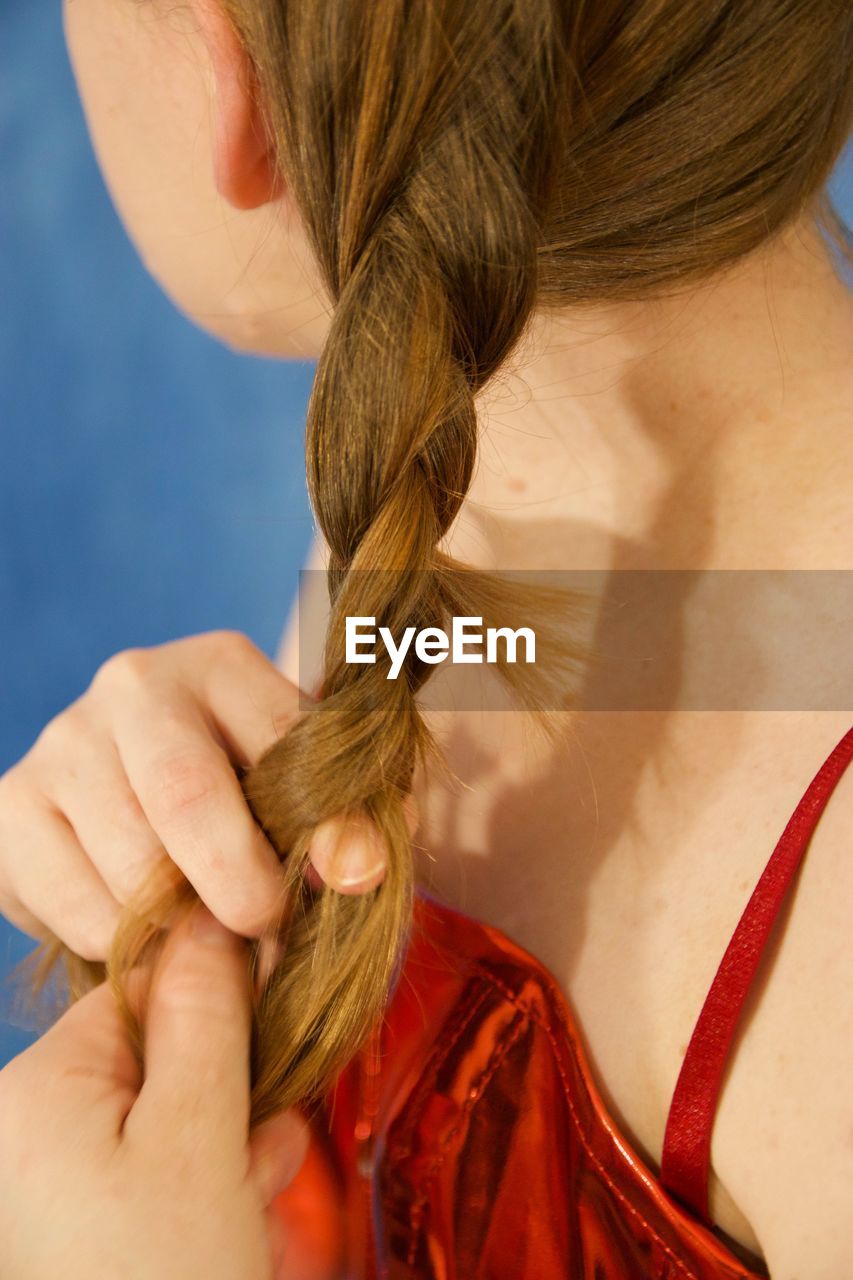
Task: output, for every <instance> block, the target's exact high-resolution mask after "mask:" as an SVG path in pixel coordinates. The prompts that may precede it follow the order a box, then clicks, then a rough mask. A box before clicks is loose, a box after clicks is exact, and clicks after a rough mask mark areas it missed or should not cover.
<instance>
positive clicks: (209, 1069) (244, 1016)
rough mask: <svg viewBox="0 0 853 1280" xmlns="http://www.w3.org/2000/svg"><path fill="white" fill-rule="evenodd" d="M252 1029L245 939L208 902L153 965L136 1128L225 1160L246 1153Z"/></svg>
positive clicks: (130, 1128)
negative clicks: (217, 916)
mask: <svg viewBox="0 0 853 1280" xmlns="http://www.w3.org/2000/svg"><path fill="white" fill-rule="evenodd" d="M250 1028H251V999H250V983H249V969H248V958H247V949H246V945H245V943H244V941H243V940H242V939H241V938H240V937H238V936H237V935H236V934H234V933H231V932H229V931H228V930H227V929H225V928H224V927H223V926H222V925H221V924H220V923H219V922H218V921H217V920H215V919H214V917H213V916H211V914H210V912H209V911H207V910H206V909H205V908H204V906H202V905H201V904H199V905H197V906H196V907H194V908H193V910H192V911H191V912H189V913H188V914H187V916H186V917H185V918H184V919H182V920H181V922H180V923H179V924H178V925H176V926H175V928H174V929H173V931H172V933H171V934H170V936H169V938H168V939H167V941H166V944H165V946H164V949H163V952H162V955H161V957H160V960H159V962H158V964H157V968H156V970H155V973H154V978H153V985H152V989H151V993H150V996H149V999H148V1009H147V1018H146V1023H145V1084H144V1085H143V1088H142V1092H141V1093H140V1096H139V1100H138V1101H137V1103H136V1105H135V1106H134V1108H133V1110H132V1112H131V1114H130V1116H129V1117H128V1121H127V1132H128V1134H129V1135H131V1134H133V1135H135V1136H137V1138H138V1140H142V1141H144V1140H145V1135H146V1133H147V1132H150V1133H151V1134H154V1135H168V1139H169V1141H170V1142H171V1143H173V1144H174V1145H176V1146H181V1147H184V1146H186V1145H188V1146H189V1147H190V1149H192V1150H193V1151H194V1152H196V1153H198V1152H199V1151H201V1152H203V1153H208V1154H209V1158H210V1159H212V1160H216V1161H227V1160H231V1159H234V1160H237V1159H241V1158H245V1150H246V1144H247V1141H248V1125H249V1098H250V1092H249V1089H250V1084H249V1065H250V1064H249V1050H250ZM196 1158H197V1157H196Z"/></svg>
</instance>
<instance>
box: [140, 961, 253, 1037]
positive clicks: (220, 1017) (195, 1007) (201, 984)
mask: <svg viewBox="0 0 853 1280" xmlns="http://www.w3.org/2000/svg"><path fill="white" fill-rule="evenodd" d="M156 998H157V1000H158V1001H159V1002H160V1003H161V1004H162V1005H163V1006H164V1007H165V1008H167V1009H170V1010H173V1011H174V1012H177V1013H191V1014H200V1015H201V1016H202V1017H204V1018H205V1020H207V1021H213V1022H215V1023H217V1024H221V1025H222V1026H224V1027H231V1028H233V1027H235V1023H236V1024H237V1025H239V1015H238V1003H237V1000H236V998H235V991H234V990H232V984H230V983H228V982H225V981H223V980H222V979H221V978H219V977H217V978H216V979H215V980H214V979H212V977H211V973H210V970H209V969H208V968H205V967H203V966H202V965H199V964H195V963H192V962H190V961H184V962H183V963H181V964H180V965H173V967H172V969H171V971H170V973H169V974H168V979H167V980H166V981H163V982H161V983H159V984H158V987H157V996H156Z"/></svg>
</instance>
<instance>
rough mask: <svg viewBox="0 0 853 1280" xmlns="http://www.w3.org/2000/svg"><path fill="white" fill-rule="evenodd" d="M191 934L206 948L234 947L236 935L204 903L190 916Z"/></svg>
mask: <svg viewBox="0 0 853 1280" xmlns="http://www.w3.org/2000/svg"><path fill="white" fill-rule="evenodd" d="M190 933H191V935H192V936H193V937H194V938H196V939H197V940H198V941H199V942H201V943H202V944H203V945H204V946H206V947H233V945H234V934H233V933H232V932H231V930H230V929H227V928H226V927H225V925H224V924H222V922H221V921H219V920H217V919H216V916H215V915H213V913H212V912H210V911H208V909H207V907H205V906H204V905H203V904H202V903H199V905H198V906H197V907H195V908H194V909H193V912H192V915H191V916H190Z"/></svg>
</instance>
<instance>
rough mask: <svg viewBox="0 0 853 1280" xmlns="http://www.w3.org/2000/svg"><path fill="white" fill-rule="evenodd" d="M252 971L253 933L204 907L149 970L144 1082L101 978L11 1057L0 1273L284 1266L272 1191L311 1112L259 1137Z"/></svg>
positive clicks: (1, 1084) (0, 1197)
mask: <svg viewBox="0 0 853 1280" xmlns="http://www.w3.org/2000/svg"><path fill="white" fill-rule="evenodd" d="M196 922H197V923H198V924H200V925H201V933H200V934H199V933H197V932H194V930H195V925H196ZM248 972H249V971H248V965H247V959H246V947H245V944H244V942H243V940H242V939H240V938H237V937H236V936H235V935H234V934H232V933H229V932H228V931H227V930H225V929H224V928H223V927H222V926H221V925H220V924H219V923H218V922H217V921H216V920H214V918H213V917H212V916H211V915H210V913H209V912H208V911H206V910H205V909H204V908H203V907H200V906H196V907H195V908H194V909H193V911H192V912H190V913H189V916H188V918H185V919H184V920H182V921H181V922H180V923H179V924H178V925H177V926H176V928H175V929H174V930H173V932H172V933H171V934H170V936H169V939H168V941H167V943H166V945H165V948H164V951H163V954H162V955H161V957H160V960H159V962H158V966H157V969H156V971H155V974H154V980H153V988H152V992H151V995H150V998H149V1001H148V1008H147V1014H146V1015H145V1016H144V1021H145V1027H146V1031H145V1070H144V1083H143V1077H142V1073H141V1072H140V1071H139V1069H138V1067H137V1064H136V1060H135V1058H134V1054H133V1052H132V1049H131V1045H130V1042H129V1041H128V1040H127V1038H126V1036H125V1032H124V1028H123V1025H122V1022H121V1019H120V1016H119V1013H118V1007H117V1005H116V1002H115V1000H114V997H113V994H112V992H111V990H110V988H109V986H108V984H106V983H104V984H102V985H100V986H98V987H96V988H95V989H94V990H92V991H90V992H89V993H88V994H87V995H86V996H84V997H83V998H82V999H81V1000H79V1001H78V1002H77V1003H76V1004H75V1005H73V1006H72V1007H71V1009H70V1010H69V1011H68V1012H67V1013H66V1014H65V1015H64V1016H63V1017H62V1018H60V1019H59V1021H58V1022H57V1023H55V1024H54V1026H53V1027H51V1029H50V1030H49V1031H48V1032H47V1034H46V1035H44V1036H43V1037H42V1039H41V1040H39V1041H37V1043H36V1044H35V1045H33V1047H32V1048H30V1049H28V1050H26V1051H25V1052H24V1053H22V1054H21V1055H20V1056H19V1057H17V1058H15V1059H13V1060H12V1062H11V1063H10V1064H9V1065H8V1066H7V1067H6V1068H5V1069H4V1070H3V1071H0V1149H2V1151H3V1160H2V1162H0V1275H2V1276H14V1277H15V1280H55V1277H56V1276H60V1275H61V1276H62V1277H63V1280H93V1277H98V1280H119V1277H123V1276H127V1277H129V1276H133V1277H134V1280H187V1278H188V1277H193V1278H195V1277H202V1276H203V1277H204V1280H272V1277H273V1276H274V1275H280V1274H289V1273H288V1272H287V1271H285V1272H283V1273H282V1271H281V1268H282V1267H283V1266H286V1264H287V1243H288V1242H287V1239H286V1238H284V1235H283V1231H282V1226H281V1220H280V1218H279V1217H278V1215H277V1214H276V1212H275V1210H274V1209H273V1208H270V1207H269V1206H270V1205H271V1202H272V1201H273V1199H274V1197H275V1196H276V1195H277V1194H278V1193H279V1192H280V1191H281V1190H282V1189H283V1188H284V1187H285V1186H286V1185H287V1183H288V1182H289V1181H290V1180H291V1178H293V1177H294V1175H295V1174H296V1172H297V1170H298V1168H299V1166H300V1164H301V1162H302V1159H303V1158H304V1155H305V1152H306V1150H307V1147H308V1127H307V1124H306V1123H305V1121H303V1120H302V1118H301V1117H300V1116H299V1115H298V1113H296V1112H293V1111H289V1112H283V1113H281V1114H280V1115H278V1116H275V1117H274V1118H273V1119H272V1120H269V1121H267V1122H266V1123H265V1124H264V1125H263V1126H261V1127H260V1128H259V1129H257V1130H256V1131H255V1133H254V1134H253V1135H252V1136H251V1139H250V1137H249V1133H248V1123H249V1097H250V1084H249V1044H250V1026H251V1017H250V1009H251V1003H250V995H249V977H248ZM139 985H140V984H137V986H139ZM140 990H141V986H140Z"/></svg>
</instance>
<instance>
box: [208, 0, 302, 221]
mask: <svg viewBox="0 0 853 1280" xmlns="http://www.w3.org/2000/svg"><path fill="white" fill-rule="evenodd" d="M193 8H194V9H195V11H196V15H197V18H198V22H199V29H200V33H201V36H202V39H203V40H204V43H205V45H206V47H207V52H208V56H209V58H210V64H211V69H212V73H213V89H214V93H213V102H212V112H213V173H214V179H215V182H216V189H217V191H218V192H219V194H220V195H221V196H223V197H224V199H226V200H227V201H228V203H229V204H231V205H233V206H234V208H235V209H257V208H259V207H260V206H261V205H263V204H267V203H269V202H270V201H271V200H274V199H276V197H278V196H280V195H281V194H282V186H281V182H280V178H279V175H278V173H277V170H276V165H275V157H274V152H273V147H272V144H271V140H270V139H269V138H268V137H267V133H266V129H265V127H264V121H263V118H262V116H261V112H260V109H259V107H258V85H257V78H256V76H255V71H254V67H253V66H252V63H251V59H250V58H249V56H248V53H247V52H246V50H245V48H244V47H243V43H242V41H241V39H240V37H239V35H238V34H237V32H236V30H235V29H234V24H233V23H232V21H231V19H230V18H229V16H228V14H227V13H226V11H225V8H224V6H223V4H222V0H193Z"/></svg>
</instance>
